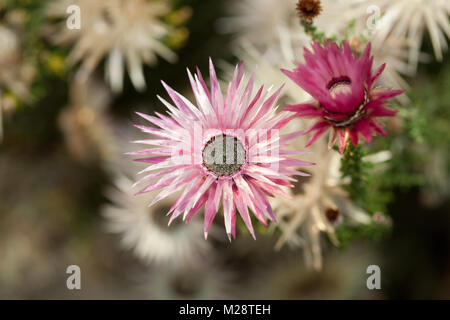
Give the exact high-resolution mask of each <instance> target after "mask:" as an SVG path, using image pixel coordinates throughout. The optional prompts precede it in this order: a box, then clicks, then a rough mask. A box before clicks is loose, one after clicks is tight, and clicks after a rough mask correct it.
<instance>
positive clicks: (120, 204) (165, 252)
mask: <svg viewBox="0 0 450 320" xmlns="http://www.w3.org/2000/svg"><path fill="white" fill-rule="evenodd" d="M148 195H149V196H150V197H151V196H152V194H148ZM106 196H107V197H108V199H109V200H110V201H111V204H108V205H105V206H104V207H103V209H102V214H103V216H104V217H105V218H106V223H107V224H106V226H107V229H108V230H109V231H110V232H112V233H116V234H119V235H120V236H121V245H122V247H124V248H125V249H132V250H133V253H134V254H135V255H136V256H137V257H138V258H140V259H142V260H143V261H144V262H146V263H149V264H150V263H156V264H162V265H167V264H168V263H172V262H177V263H181V264H183V265H186V264H192V263H195V262H196V261H198V260H199V259H200V260H201V259H202V258H203V257H204V256H206V255H207V252H208V251H209V249H210V247H209V245H208V243H207V242H205V241H202V237H201V235H199V234H198V232H199V231H201V228H202V226H201V223H200V222H199V221H192V222H191V223H190V224H189V226H187V227H183V226H182V225H172V226H171V227H170V228H167V226H166V225H167V221H165V220H166V219H167V217H165V216H164V215H163V211H167V210H168V209H169V208H170V206H171V205H172V202H171V201H173V200H174V199H173V197H168V198H166V199H164V200H163V201H160V202H159V203H158V205H155V206H153V207H151V208H148V206H147V204H148V203H147V200H148V197H147V198H140V197H135V196H134V195H133V183H132V181H131V180H130V179H128V177H126V175H124V174H117V177H116V178H115V179H114V187H113V188H110V189H108V190H107V192H106ZM153 196H155V192H153Z"/></svg>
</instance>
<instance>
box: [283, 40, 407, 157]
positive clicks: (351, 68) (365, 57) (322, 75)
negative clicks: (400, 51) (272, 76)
mask: <svg viewBox="0 0 450 320" xmlns="http://www.w3.org/2000/svg"><path fill="white" fill-rule="evenodd" d="M312 47H313V52H311V51H309V50H308V49H305V54H304V57H305V61H306V63H305V64H299V65H298V67H297V68H296V69H294V70H293V71H287V70H282V71H283V72H284V73H285V74H286V75H287V76H288V77H289V78H291V79H292V80H293V81H294V82H296V83H297V84H298V85H299V86H300V87H302V88H303V89H304V90H305V91H307V92H308V93H309V94H310V95H311V96H312V97H313V98H314V99H315V101H312V102H309V103H301V104H296V105H291V106H289V107H288V108H287V109H286V110H289V111H294V112H296V113H297V115H298V116H300V117H313V118H318V119H319V121H318V122H317V123H316V124H315V125H314V126H313V127H311V128H310V129H308V130H306V131H305V133H310V132H313V133H314V134H313V135H312V136H311V138H310V139H309V140H308V142H307V143H306V146H309V145H311V144H312V143H313V142H314V141H316V140H317V138H319V137H320V136H321V135H322V134H323V133H325V132H326V131H327V130H328V129H329V128H332V129H333V135H332V136H331V140H330V146H332V145H334V143H335V142H336V140H337V139H339V150H340V152H341V153H342V152H344V149H345V145H346V143H347V140H348V138H349V137H350V139H351V141H352V142H353V144H354V145H357V144H358V136H359V134H361V135H362V137H363V138H364V139H365V140H367V141H368V142H370V141H371V140H372V133H373V132H376V133H379V134H380V135H383V136H385V135H386V133H385V131H384V130H383V129H382V127H381V124H380V123H379V122H378V120H377V118H378V117H386V116H393V115H395V113H396V110H393V109H390V108H388V107H386V101H387V100H388V99H390V98H393V97H395V96H397V95H399V94H401V93H402V91H401V90H382V89H380V88H378V87H376V86H375V81H376V80H377V78H378V77H379V76H380V74H381V73H382V72H383V69H384V67H385V65H384V64H383V65H382V66H381V67H380V68H379V69H378V70H377V71H376V72H375V73H373V72H372V63H373V57H371V56H370V43H369V44H368V45H367V46H366V49H365V50H364V52H363V54H362V55H361V56H358V55H357V54H356V53H355V52H353V51H352V50H351V48H350V46H349V44H348V43H347V42H344V43H343V49H341V48H339V47H338V45H337V44H336V43H334V42H326V43H325V44H324V46H322V45H320V44H319V43H318V42H315V43H313V45H312Z"/></svg>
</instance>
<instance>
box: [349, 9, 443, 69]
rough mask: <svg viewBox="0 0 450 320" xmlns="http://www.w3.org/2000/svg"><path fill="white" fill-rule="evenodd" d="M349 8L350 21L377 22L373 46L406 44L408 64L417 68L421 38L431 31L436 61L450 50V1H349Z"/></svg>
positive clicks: (372, 37) (373, 31) (373, 32)
mask: <svg viewBox="0 0 450 320" xmlns="http://www.w3.org/2000/svg"><path fill="white" fill-rule="evenodd" d="M348 5H349V6H350V7H352V8H353V9H352V10H350V11H348V12H347V13H344V15H343V18H344V19H346V20H347V21H351V20H352V19H355V20H357V21H363V22H364V23H366V24H367V22H368V23H369V24H370V23H371V22H375V24H374V26H375V28H374V30H372V36H371V40H372V42H373V45H374V47H378V46H383V45H385V46H386V45H387V44H388V43H389V41H388V40H392V42H394V41H396V40H400V41H402V42H407V44H408V46H409V54H408V58H409V62H410V63H411V66H412V67H413V68H414V69H415V68H416V67H417V63H418V62H419V61H420V56H421V54H420V49H421V47H422V39H423V37H424V35H425V32H428V34H429V36H430V39H431V43H432V45H433V49H434V54H435V56H436V59H437V60H439V61H442V59H443V53H444V52H446V51H447V49H448V43H447V39H446V38H450V22H449V17H450V1H448V0H348ZM378 9H379V11H378ZM377 16H378V19H377V20H373V19H374V18H376V17H377ZM369 19H370V21H369ZM392 42H391V43H392Z"/></svg>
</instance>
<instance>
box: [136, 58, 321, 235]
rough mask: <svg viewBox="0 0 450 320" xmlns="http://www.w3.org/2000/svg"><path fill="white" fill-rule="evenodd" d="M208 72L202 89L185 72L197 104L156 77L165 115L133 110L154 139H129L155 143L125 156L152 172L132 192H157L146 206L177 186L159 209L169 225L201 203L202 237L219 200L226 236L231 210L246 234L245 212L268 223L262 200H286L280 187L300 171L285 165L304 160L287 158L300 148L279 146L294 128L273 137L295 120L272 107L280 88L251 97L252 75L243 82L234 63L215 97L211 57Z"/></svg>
mask: <svg viewBox="0 0 450 320" xmlns="http://www.w3.org/2000/svg"><path fill="white" fill-rule="evenodd" d="M209 72H210V79H211V80H210V86H211V88H210V90H208V88H207V86H206V83H205V82H204V80H203V77H202V75H201V73H200V71H199V70H198V69H197V74H196V75H195V76H192V75H191V73H190V72H189V70H188V75H189V79H190V82H191V86H192V89H193V92H194V96H195V100H196V103H197V106H195V105H194V104H192V103H191V102H190V101H189V100H187V99H186V98H185V97H183V96H182V95H180V94H179V93H177V92H175V91H174V90H173V89H172V88H170V87H169V86H168V85H166V84H165V83H164V82H163V86H164V87H165V88H166V90H167V92H168V94H169V96H170V98H171V99H172V101H173V103H174V105H172V104H170V103H169V102H167V101H166V100H164V99H162V98H160V97H159V99H160V100H161V101H162V103H163V104H164V105H165V106H166V107H167V108H168V109H169V112H168V114H169V115H168V116H166V115H162V114H159V113H156V116H149V115H145V114H140V113H139V115H140V116H142V117H143V118H145V119H146V120H148V121H149V122H150V123H152V124H153V125H155V126H156V127H157V128H155V127H148V126H140V125H136V127H138V128H139V129H141V130H142V131H144V132H146V133H149V134H150V135H152V136H153V137H154V139H150V140H141V141H136V142H137V143H144V144H148V145H152V146H156V147H154V148H150V149H145V150H141V151H137V152H131V153H130V154H135V155H142V156H145V158H141V159H137V161H141V162H145V163H150V164H152V165H150V166H149V167H148V168H146V169H144V170H143V171H142V172H149V171H152V173H150V174H148V175H146V176H145V177H143V178H142V179H141V180H140V181H138V182H137V183H141V182H145V181H153V182H152V183H150V184H149V185H148V186H147V187H145V188H144V189H142V190H141V191H140V192H139V193H145V192H150V191H153V190H157V189H161V192H160V193H159V194H158V195H157V196H156V197H155V198H154V199H153V202H152V203H151V204H150V205H153V204H154V203H155V202H157V201H159V200H161V199H163V198H165V197H167V196H169V195H171V194H173V193H175V192H177V191H180V195H179V196H178V198H177V200H176V201H175V203H174V204H173V205H172V207H171V208H170V210H169V212H168V213H167V214H168V215H169V214H171V215H172V216H171V218H170V221H169V224H170V222H171V221H173V219H175V218H177V217H178V216H179V215H181V214H182V213H183V219H184V220H186V222H188V221H189V220H190V219H191V218H192V217H193V216H194V215H195V213H196V212H198V211H199V209H200V208H201V207H202V206H205V210H204V211H205V215H204V219H205V220H204V235H205V238H206V237H207V234H208V230H209V228H210V225H211V223H212V221H213V219H214V217H215V215H216V213H217V212H218V210H219V207H220V205H221V204H222V206H223V213H224V220H225V228H226V232H227V235H228V237H229V239H230V240H231V235H233V237H235V236H236V234H235V232H236V231H235V225H236V210H237V211H238V212H239V214H240V216H241V217H242V219H243V221H244V223H245V225H246V226H247V228H248V230H249V231H250V233H251V234H252V236H253V238H254V237H255V235H254V230H253V226H252V222H251V218H250V214H249V212H250V211H251V212H253V215H254V216H255V217H256V218H257V219H258V220H259V221H261V222H262V223H263V224H264V225H267V222H266V218H267V219H269V220H272V221H275V216H274V214H273V212H272V209H271V206H270V204H269V202H268V200H267V198H266V197H267V196H274V195H281V196H285V197H287V198H289V195H287V194H286V193H285V192H284V191H283V190H282V188H281V186H288V187H293V185H292V184H291V181H296V180H295V179H294V178H292V177H291V176H293V175H303V176H304V175H307V174H305V173H303V172H300V171H296V170H294V169H292V168H290V167H296V166H306V165H312V163H310V162H305V161H301V160H298V159H295V158H293V157H292V156H294V155H298V154H302V153H303V152H299V151H289V150H284V149H282V148H284V147H285V146H286V145H287V143H288V142H289V141H290V140H292V139H295V138H296V137H298V136H299V135H301V132H294V133H290V134H286V135H279V130H280V129H281V128H283V127H284V126H285V125H286V124H287V123H288V122H289V121H290V120H291V119H293V118H294V117H295V115H292V114H288V113H287V112H285V111H281V112H276V108H274V103H275V101H276V100H277V98H278V96H279V94H280V91H281V88H279V89H278V90H276V91H275V92H274V93H269V92H268V91H263V87H261V88H260V89H259V90H258V91H257V93H256V95H255V96H254V97H252V92H253V85H254V76H252V77H251V78H250V80H249V81H248V83H247V84H246V85H245V84H244V81H243V65H242V64H241V65H240V66H239V68H238V67H236V70H235V73H234V77H233V80H232V81H231V82H230V83H229V85H228V90H227V94H226V96H225V97H223V95H222V92H221V89H220V86H219V82H218V80H217V77H216V74H215V70H214V66H213V64H212V62H211V60H210V69H209ZM153 171H154V172H153ZM157 178H158V179H157ZM139 193H138V194H139Z"/></svg>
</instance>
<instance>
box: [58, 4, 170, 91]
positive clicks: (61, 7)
mask: <svg viewBox="0 0 450 320" xmlns="http://www.w3.org/2000/svg"><path fill="white" fill-rule="evenodd" d="M70 4H74V5H77V6H79V7H80V11H81V28H80V29H79V30H77V29H68V28H67V27H66V26H65V23H66V21H64V23H63V24H62V25H60V26H59V29H58V30H60V31H59V33H58V34H57V35H56V36H55V41H56V42H57V43H74V44H75V46H74V48H73V49H72V51H71V53H70V55H69V57H68V61H69V63H71V64H76V63H78V62H80V61H82V64H81V67H80V69H79V70H78V74H77V76H78V77H79V78H80V79H86V78H87V77H88V76H89V75H90V74H91V73H92V71H93V70H94V69H95V67H96V66H97V64H98V63H99V62H100V60H102V59H103V58H104V57H105V56H106V64H105V76H106V79H107V81H108V83H109V84H110V86H111V88H112V89H113V91H115V92H120V91H121V90H122V87H123V74H124V69H125V64H126V65H127V69H128V73H129V75H130V79H131V82H132V83H133V85H134V87H135V88H136V89H137V90H140V91H142V90H144V89H145V87H146V85H145V79H144V73H143V66H142V65H143V63H145V64H148V65H154V64H155V63H156V62H157V55H159V56H161V57H163V58H164V59H166V60H167V61H169V62H174V61H175V60H176V55H175V54H174V53H173V52H172V51H171V50H170V49H168V48H167V47H166V46H165V45H164V44H163V43H162V42H161V41H160V40H161V38H163V37H164V36H166V35H168V34H169V31H170V30H169V27H168V26H167V25H165V24H164V23H163V22H161V21H160V20H159V17H160V16H161V15H163V14H165V13H166V12H167V11H168V8H167V6H166V5H165V4H166V2H165V1H146V0H127V1H124V0H95V1H92V0H73V1H69V0H67V1H66V0H61V1H57V2H55V3H54V4H53V5H52V6H50V7H49V15H50V16H59V17H64V18H65V17H66V16H67V14H66V8H67V7H68V5H70Z"/></svg>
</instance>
